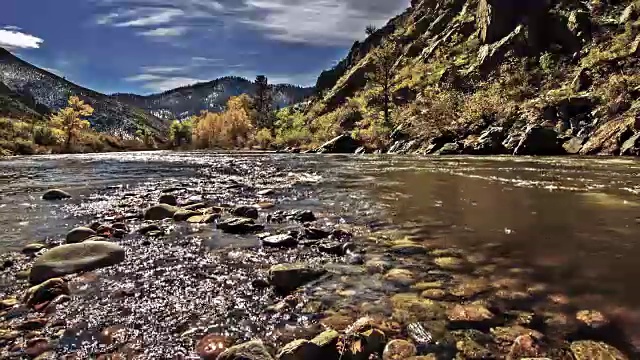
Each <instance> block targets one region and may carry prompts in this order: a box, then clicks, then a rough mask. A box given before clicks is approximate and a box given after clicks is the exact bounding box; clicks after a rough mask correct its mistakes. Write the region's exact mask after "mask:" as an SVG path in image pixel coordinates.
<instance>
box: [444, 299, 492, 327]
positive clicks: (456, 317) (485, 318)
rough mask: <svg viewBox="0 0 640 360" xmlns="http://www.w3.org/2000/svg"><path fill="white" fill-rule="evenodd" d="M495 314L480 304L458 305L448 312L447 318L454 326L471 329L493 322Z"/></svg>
mask: <svg viewBox="0 0 640 360" xmlns="http://www.w3.org/2000/svg"><path fill="white" fill-rule="evenodd" d="M494 316H495V315H494V314H493V313H492V312H491V311H489V309H487V308H486V307H485V306H482V305H480V304H468V305H456V306H454V307H453V308H451V309H449V310H447V318H448V319H449V321H451V324H452V326H456V327H460V326H462V327H469V326H474V325H476V326H477V325H480V324H486V323H488V322H490V321H491V320H493V318H494Z"/></svg>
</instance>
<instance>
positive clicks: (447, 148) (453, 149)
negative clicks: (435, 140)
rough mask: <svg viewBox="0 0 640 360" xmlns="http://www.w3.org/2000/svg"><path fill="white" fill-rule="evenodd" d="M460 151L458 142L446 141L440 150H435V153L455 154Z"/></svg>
mask: <svg viewBox="0 0 640 360" xmlns="http://www.w3.org/2000/svg"><path fill="white" fill-rule="evenodd" d="M459 153H460V144H458V143H447V144H444V146H443V147H441V148H440V150H438V151H436V152H435V153H434V154H435V155H456V154H459Z"/></svg>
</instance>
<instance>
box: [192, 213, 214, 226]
mask: <svg viewBox="0 0 640 360" xmlns="http://www.w3.org/2000/svg"><path fill="white" fill-rule="evenodd" d="M218 219H220V214H210V215H198V216H192V217H190V218H188V219H187V222H188V223H191V224H213V223H214V222H216V220H218Z"/></svg>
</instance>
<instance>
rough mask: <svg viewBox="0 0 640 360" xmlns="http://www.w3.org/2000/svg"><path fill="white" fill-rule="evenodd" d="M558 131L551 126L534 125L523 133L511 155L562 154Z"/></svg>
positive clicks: (562, 149) (563, 152)
mask: <svg viewBox="0 0 640 360" xmlns="http://www.w3.org/2000/svg"><path fill="white" fill-rule="evenodd" d="M564 154H565V151H564V148H563V147H562V145H561V144H560V142H559V140H558V133H557V132H556V131H555V130H554V129H551V128H547V127H543V126H539V125H534V126H530V127H529V128H528V129H527V130H526V131H525V133H524V135H523V137H522V139H521V140H520V143H519V144H518V146H517V147H516V149H515V151H514V152H513V155H544V156H551V155H564Z"/></svg>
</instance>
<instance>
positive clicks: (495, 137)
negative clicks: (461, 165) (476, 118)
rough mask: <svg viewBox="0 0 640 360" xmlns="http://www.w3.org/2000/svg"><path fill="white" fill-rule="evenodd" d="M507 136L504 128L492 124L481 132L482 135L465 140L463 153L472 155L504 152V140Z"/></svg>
mask: <svg viewBox="0 0 640 360" xmlns="http://www.w3.org/2000/svg"><path fill="white" fill-rule="evenodd" d="M504 138H505V131H504V128H502V127H500V126H492V127H489V128H487V129H486V130H485V131H483V132H482V134H480V137H478V138H473V139H469V140H465V144H464V147H463V153H465V154H470V155H494V154H503V153H504V152H505V148H504V146H503V145H502V141H503V140H504Z"/></svg>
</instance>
